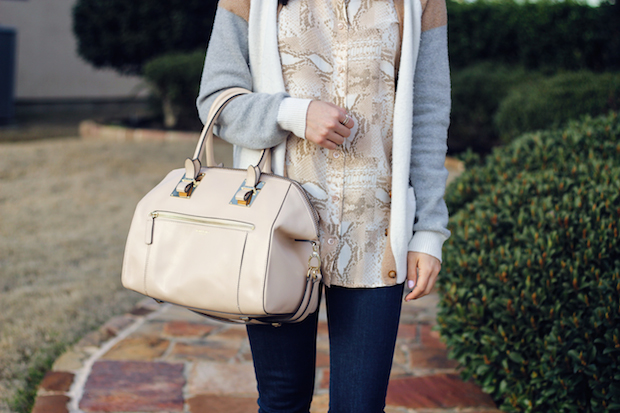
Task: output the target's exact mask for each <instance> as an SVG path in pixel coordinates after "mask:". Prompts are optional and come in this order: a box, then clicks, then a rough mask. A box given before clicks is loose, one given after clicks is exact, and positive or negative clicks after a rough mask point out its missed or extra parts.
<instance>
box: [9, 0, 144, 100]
mask: <svg viewBox="0 0 620 413" xmlns="http://www.w3.org/2000/svg"><path fill="white" fill-rule="evenodd" d="M102 1H105V0H102ZM129 1H131V0H129ZM74 3H75V0H0V25H2V26H6V27H12V28H15V29H16V30H17V68H16V83H17V84H16V89H15V97H16V99H17V100H18V101H19V100H35V101H36V100H50V99H51V100H63V99H90V100H92V99H95V100H97V99H118V98H129V97H133V96H135V95H136V93H137V89H138V86H139V84H140V79H139V78H138V77H127V76H120V75H118V74H116V73H115V72H113V71H111V70H97V69H94V68H93V67H92V66H90V65H89V64H88V63H86V62H85V61H83V60H82V59H81V58H79V57H78V55H77V52H76V49H77V45H76V40H75V38H74V36H73V32H72V29H71V24H72V22H71V9H72V7H73V4H74Z"/></svg>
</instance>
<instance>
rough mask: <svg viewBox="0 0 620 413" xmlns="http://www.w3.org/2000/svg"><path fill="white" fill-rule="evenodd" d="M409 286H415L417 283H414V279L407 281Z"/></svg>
mask: <svg viewBox="0 0 620 413" xmlns="http://www.w3.org/2000/svg"><path fill="white" fill-rule="evenodd" d="M407 286H408V287H409V288H413V287H414V286H415V284H414V283H413V280H409V281H407Z"/></svg>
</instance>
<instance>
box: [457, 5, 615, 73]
mask: <svg viewBox="0 0 620 413" xmlns="http://www.w3.org/2000/svg"><path fill="white" fill-rule="evenodd" d="M448 22H449V24H448V30H449V34H448V39H449V40H448V41H449V48H450V62H451V65H452V67H453V68H462V67H465V66H467V65H471V64H473V63H475V62H478V61H480V60H495V61H499V62H503V63H507V64H511V65H519V66H524V67H526V68H529V69H544V70H546V71H552V72H554V71H557V70H560V69H566V70H578V69H585V68H588V69H591V70H596V71H602V70H612V69H619V68H620V5H618V4H616V5H613V6H612V5H610V4H607V3H604V4H602V5H601V6H600V7H591V6H588V5H586V4H584V3H579V2H577V1H537V2H527V1H526V2H520V1H515V0H503V1H492V0H478V1H474V2H461V1H455V0H449V1H448Z"/></svg>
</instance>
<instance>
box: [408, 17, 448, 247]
mask: <svg viewBox="0 0 620 413" xmlns="http://www.w3.org/2000/svg"><path fill="white" fill-rule="evenodd" d="M414 84H415V90H414V110H413V132H412V134H413V136H412V145H411V170H410V180H411V184H412V186H413V188H414V191H415V196H416V205H417V207H416V216H415V223H414V226H413V229H414V231H415V232H421V231H432V234H427V235H428V237H424V236H421V237H417V235H423V234H415V235H414V239H413V241H412V243H418V244H419V243H421V242H424V243H428V242H430V243H434V242H433V241H431V240H430V238H435V239H437V240H438V241H437V242H439V240H440V239H443V240H445V239H447V238H448V237H449V236H450V231H449V230H448V229H447V225H448V209H447V208H446V203H445V201H444V199H443V196H444V192H445V188H446V179H447V177H448V171H447V170H446V168H445V166H444V164H445V158H446V152H447V149H448V147H447V131H448V126H449V124H450V68H449V65H448V36H447V26H445V25H443V26H440V27H436V28H434V29H431V30H428V31H424V32H422V37H421V39H420V50H419V55H418V60H417V65H416V73H415V80H414ZM423 239H426V240H425V241H423ZM441 242H443V241H441ZM439 248H440V249H441V244H439ZM425 249H426V248H424V247H423V246H422V245H411V244H410V248H409V250H410V251H411V250H425Z"/></svg>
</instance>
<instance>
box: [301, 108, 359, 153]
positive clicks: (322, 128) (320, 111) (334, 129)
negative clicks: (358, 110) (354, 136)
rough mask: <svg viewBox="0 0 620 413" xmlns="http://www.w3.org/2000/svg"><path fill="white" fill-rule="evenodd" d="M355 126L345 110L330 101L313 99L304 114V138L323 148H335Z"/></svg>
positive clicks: (349, 134)
mask: <svg viewBox="0 0 620 413" xmlns="http://www.w3.org/2000/svg"><path fill="white" fill-rule="evenodd" d="M353 126H355V122H354V121H353V119H351V118H350V117H348V115H347V111H346V110H344V109H343V108H341V107H339V106H336V105H334V104H332V103H328V102H322V101H320V100H313V101H312V102H310V106H308V113H307V114H306V139H307V140H309V141H310V142H312V143H315V144H317V145H319V146H322V147H323V148H327V149H336V148H338V146H340V145H342V143H343V142H344V140H345V138H348V137H349V136H351V129H352V128H353Z"/></svg>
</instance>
